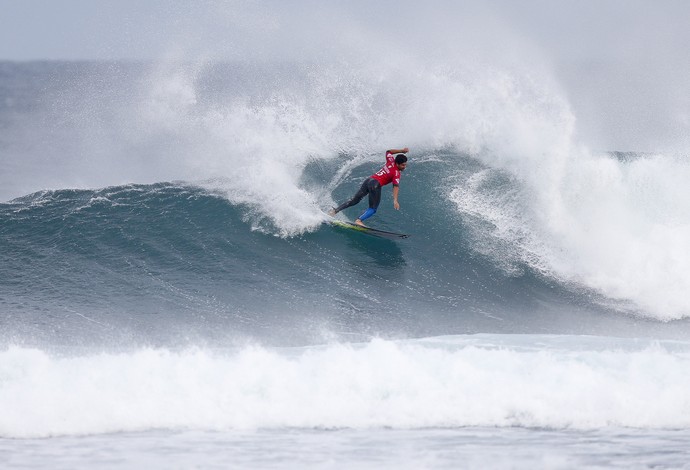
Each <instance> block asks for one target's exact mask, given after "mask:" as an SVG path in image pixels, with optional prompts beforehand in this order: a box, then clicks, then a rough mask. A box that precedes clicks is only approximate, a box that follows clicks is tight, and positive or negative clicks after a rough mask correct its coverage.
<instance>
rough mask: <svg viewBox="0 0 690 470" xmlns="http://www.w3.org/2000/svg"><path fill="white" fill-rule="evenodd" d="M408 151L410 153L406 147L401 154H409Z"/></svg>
mask: <svg viewBox="0 0 690 470" xmlns="http://www.w3.org/2000/svg"><path fill="white" fill-rule="evenodd" d="M409 151H410V149H408V148H407V147H405V148H404V149H403V151H402V153H407V152H409Z"/></svg>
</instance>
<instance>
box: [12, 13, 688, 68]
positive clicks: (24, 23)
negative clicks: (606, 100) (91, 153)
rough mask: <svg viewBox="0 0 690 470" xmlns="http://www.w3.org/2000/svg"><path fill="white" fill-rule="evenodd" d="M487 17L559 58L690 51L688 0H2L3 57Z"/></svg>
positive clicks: (257, 42)
mask: <svg viewBox="0 0 690 470" xmlns="http://www.w3.org/2000/svg"><path fill="white" fill-rule="evenodd" d="M488 16H494V17H496V18H500V20H501V21H503V27H505V28H506V29H511V30H512V31H511V33H513V34H516V35H521V36H523V37H526V38H529V39H530V40H533V41H535V43H537V44H538V45H539V46H541V47H543V48H544V49H546V50H548V51H549V52H550V53H552V54H553V55H555V56H559V57H573V58H577V59H581V58H586V57H600V56H604V57H629V56H632V57H638V56H641V57H648V56H650V55H656V54H662V55H664V56H673V57H677V56H678V55H680V53H681V52H682V53H683V55H684V57H685V58H688V57H689V55H688V49H690V26H689V25H690V2H688V1H686V0H644V1H642V0H589V1H586V0H570V1H564V0H527V1H514V0H493V1H492V0H488V1H472V2H468V1H465V2H463V1H433V0H431V1H426V2H409V1H408V2H406V1H404V0H403V1H390V0H379V1H371V2H369V1H363V0H359V1H354V0H353V1H339V0H332V1H330V2H329V1H325V0H323V1H313V0H296V1H278V0H273V1H251V0H243V1H235V0H197V1H181V0H98V1H94V0H0V59H9V60H34V59H113V58H115V59H118V58H135V59H144V58H149V59H155V58H158V57H160V54H162V53H164V52H165V50H166V49H167V48H168V47H170V45H171V44H173V43H175V42H178V43H179V42H185V43H186V44H185V45H187V46H189V45H191V46H193V47H195V48H198V49H199V50H201V49H209V50H213V51H214V52H218V53H219V54H220V55H223V54H225V55H227V56H233V55H239V52H238V51H237V50H236V49H235V48H233V47H232V44H231V43H233V42H240V43H241V42H242V38H243V37H247V36H251V38H252V45H250V46H249V47H245V52H246V53H259V52H262V49H265V45H266V43H270V42H271V38H273V37H277V38H280V39H281V41H282V40H285V39H289V40H288V42H287V45H290V46H294V45H295V44H298V41H300V40H303V43H302V44H301V46H302V48H304V47H305V46H307V44H308V41H309V38H311V40H312V41H313V40H314V39H320V38H323V34H333V35H335V34H343V32H344V30H343V25H348V26H351V25H352V24H357V23H359V24H360V25H361V26H362V27H363V28H368V29H372V28H381V29H389V30H391V31H401V32H402V31H406V32H407V33H412V34H414V32H415V31H420V30H421V31H426V32H434V31H435V30H436V29H435V28H436V26H441V27H444V26H448V25H449V24H451V25H452V24H457V26H458V29H460V28H467V27H468V25H472V24H480V25H485V24H486V22H487V17H488ZM436 23H438V25H437V24H436ZM490 26H491V27H494V26H495V24H492V25H490ZM436 31H437V30H436ZM253 34H256V35H253ZM224 43H225V44H224ZM281 43H282V42H278V43H276V44H281Z"/></svg>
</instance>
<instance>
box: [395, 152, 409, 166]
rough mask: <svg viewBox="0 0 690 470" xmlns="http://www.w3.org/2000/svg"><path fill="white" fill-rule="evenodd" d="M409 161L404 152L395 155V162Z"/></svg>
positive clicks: (398, 163) (397, 163)
mask: <svg viewBox="0 0 690 470" xmlns="http://www.w3.org/2000/svg"><path fill="white" fill-rule="evenodd" d="M406 161H407V155H405V154H404V153H399V154H397V155H396V156H395V164H396V165H400V164H401V163H405V162H406Z"/></svg>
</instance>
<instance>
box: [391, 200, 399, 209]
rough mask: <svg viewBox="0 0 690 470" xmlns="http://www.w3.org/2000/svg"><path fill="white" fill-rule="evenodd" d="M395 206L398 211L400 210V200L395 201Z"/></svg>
mask: <svg viewBox="0 0 690 470" xmlns="http://www.w3.org/2000/svg"><path fill="white" fill-rule="evenodd" d="M393 207H395V210H396V211H399V210H400V204H398V201H393Z"/></svg>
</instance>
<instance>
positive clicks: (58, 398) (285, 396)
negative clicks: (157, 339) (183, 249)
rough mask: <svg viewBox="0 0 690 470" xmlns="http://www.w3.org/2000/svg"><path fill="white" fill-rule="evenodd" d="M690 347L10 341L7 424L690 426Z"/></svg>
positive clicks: (3, 359)
mask: <svg viewBox="0 0 690 470" xmlns="http://www.w3.org/2000/svg"><path fill="white" fill-rule="evenodd" d="M689 372H690V345H688V344H687V343H677V342H661V343H660V342H649V341H635V340H617V339H615V338H598V339H597V338H587V337H566V336H560V337H549V336H538V335H537V336H510V335H507V336H491V335H480V336H466V337H441V338H429V339H424V340H414V341H402V342H392V341H385V340H373V341H371V342H369V343H363V344H333V345H328V346H322V347H309V348H296V349H266V348H262V347H258V346H248V347H244V348H240V349H237V350H227V351H221V350H204V349H190V350H182V351H171V350H164V349H142V350H136V351H131V352H123V353H119V354H116V353H101V354H83V355H77V356H75V355H69V356H62V355H55V354H51V353H48V352H45V351H41V350H37V349H25V348H20V347H9V348H7V349H6V350H4V351H3V352H2V353H0V378H1V380H0V405H1V406H2V409H3V413H2V416H0V435H1V436H2V437H42V436H56V435H83V434H99V433H108V432H118V431H139V430H148V429H198V430H231V429H260V428H263V429H271V428H276V429H283V428H289V427H295V428H355V429H368V428H381V427H389V428H398V429H419V428H429V427H463V426H499V427H502V426H521V427H546V428H556V429H569V428H577V429H592V428H601V427H606V426H618V427H620V426H623V427H626V426H627V427H636V428H678V427H687V426H688V425H690V419H689V418H688V416H690V413H689V412H690V409H688V401H687V399H686V396H687V390H688V387H689V386H690V378H689V377H690V373H689Z"/></svg>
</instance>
